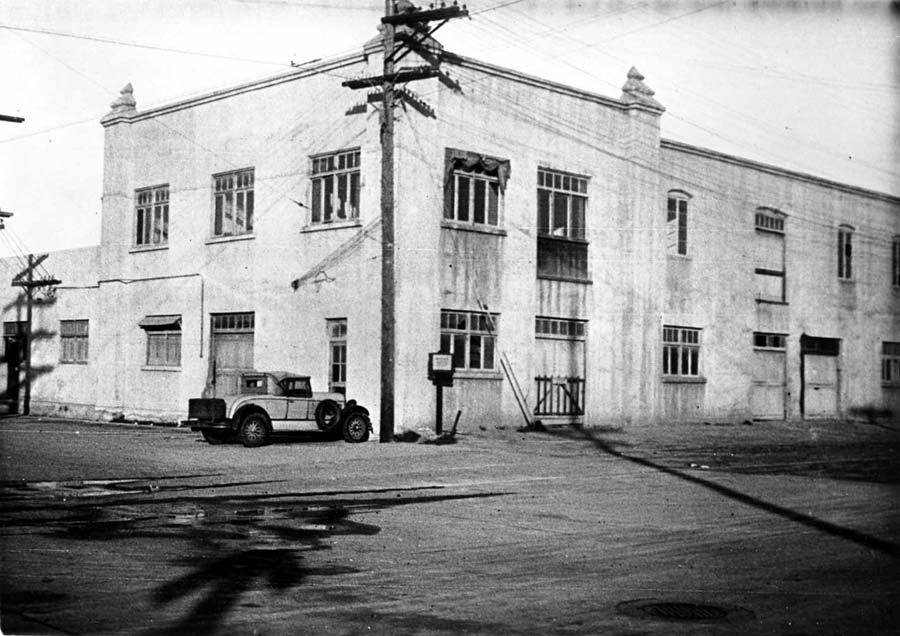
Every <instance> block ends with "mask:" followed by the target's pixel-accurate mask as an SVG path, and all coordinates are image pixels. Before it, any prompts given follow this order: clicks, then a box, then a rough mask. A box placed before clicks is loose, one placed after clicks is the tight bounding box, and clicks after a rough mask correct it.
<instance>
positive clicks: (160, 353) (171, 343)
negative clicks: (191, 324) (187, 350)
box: [139, 315, 181, 367]
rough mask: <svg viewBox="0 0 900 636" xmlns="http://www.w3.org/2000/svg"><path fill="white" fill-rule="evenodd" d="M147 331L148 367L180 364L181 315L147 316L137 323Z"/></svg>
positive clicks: (178, 365) (177, 365)
mask: <svg viewBox="0 0 900 636" xmlns="http://www.w3.org/2000/svg"><path fill="white" fill-rule="evenodd" d="M139 325H140V327H141V329H143V330H144V331H145V332H146V333H147V358H146V365H147V366H148V367H180V366H181V316H171V315H170V316H147V317H146V318H144V319H143V320H142V321H141V322H140V323H139Z"/></svg>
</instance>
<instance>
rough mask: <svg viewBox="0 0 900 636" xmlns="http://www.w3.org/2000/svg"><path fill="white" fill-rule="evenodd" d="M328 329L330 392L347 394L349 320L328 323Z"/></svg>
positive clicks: (339, 319)
mask: <svg viewBox="0 0 900 636" xmlns="http://www.w3.org/2000/svg"><path fill="white" fill-rule="evenodd" d="M326 326H327V329H328V371H329V373H328V390H329V391H333V392H336V393H344V394H346V392H347V319H346V318H333V319H329V320H327V321H326Z"/></svg>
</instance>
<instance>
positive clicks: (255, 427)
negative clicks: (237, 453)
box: [239, 413, 269, 448]
mask: <svg viewBox="0 0 900 636" xmlns="http://www.w3.org/2000/svg"><path fill="white" fill-rule="evenodd" d="M239 435H240V438H241V443H242V444H243V445H244V446H246V447H248V448H256V447H257V446H262V445H263V444H265V443H266V441H267V440H268V438H269V418H268V417H267V416H266V414H265V413H250V414H249V415H246V416H245V417H244V419H243V420H241V428H240V431H239Z"/></svg>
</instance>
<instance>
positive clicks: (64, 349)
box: [59, 320, 88, 364]
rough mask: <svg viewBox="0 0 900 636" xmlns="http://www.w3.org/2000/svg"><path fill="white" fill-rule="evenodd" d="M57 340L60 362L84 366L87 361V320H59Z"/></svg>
mask: <svg viewBox="0 0 900 636" xmlns="http://www.w3.org/2000/svg"><path fill="white" fill-rule="evenodd" d="M59 338H60V353H59V361H60V362H65V363H81V364H84V363H86V362H87V361H88V321H87V320H61V321H60V322H59Z"/></svg>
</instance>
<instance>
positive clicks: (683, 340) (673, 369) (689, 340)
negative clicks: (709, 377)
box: [663, 325, 700, 377]
mask: <svg viewBox="0 0 900 636" xmlns="http://www.w3.org/2000/svg"><path fill="white" fill-rule="evenodd" d="M663 375H664V376H670V377H671V376H676V377H698V376H699V375H700V330H699V329H694V328H691V327H674V326H669V325H666V326H664V327H663Z"/></svg>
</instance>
